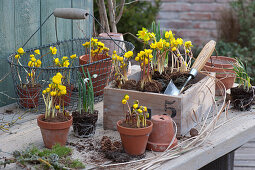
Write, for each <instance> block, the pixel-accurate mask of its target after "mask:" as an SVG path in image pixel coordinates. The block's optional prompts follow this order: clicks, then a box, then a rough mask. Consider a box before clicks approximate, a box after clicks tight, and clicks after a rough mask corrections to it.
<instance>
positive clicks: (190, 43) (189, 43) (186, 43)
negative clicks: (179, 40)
mask: <svg viewBox="0 0 255 170" xmlns="http://www.w3.org/2000/svg"><path fill="white" fill-rule="evenodd" d="M185 47H186V48H190V47H193V45H192V42H191V41H186V42H185Z"/></svg>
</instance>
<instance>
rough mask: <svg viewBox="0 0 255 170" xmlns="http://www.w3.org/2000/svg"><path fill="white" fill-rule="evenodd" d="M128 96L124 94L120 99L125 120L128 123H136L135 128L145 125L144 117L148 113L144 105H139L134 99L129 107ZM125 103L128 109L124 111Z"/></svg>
mask: <svg viewBox="0 0 255 170" xmlns="http://www.w3.org/2000/svg"><path fill="white" fill-rule="evenodd" d="M128 100H129V96H128V95H127V94H126V95H125V96H124V97H123V99H122V101H121V102H122V104H123V111H124V112H125V113H126V114H125V117H126V119H125V122H126V123H127V124H129V125H131V126H132V125H136V127H137V128H140V127H146V126H147V124H146V118H148V117H149V113H148V111H147V107H146V106H139V101H138V100H136V101H135V102H134V104H133V107H132V108H130V106H129V103H128ZM125 105H127V107H128V111H127V112H126V111H125V109H124V106H125Z"/></svg>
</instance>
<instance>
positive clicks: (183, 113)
mask: <svg viewBox="0 0 255 170" xmlns="http://www.w3.org/2000/svg"><path fill="white" fill-rule="evenodd" d="M202 76H203V75H200V76H197V77H196V79H197V80H200V81H198V82H197V83H196V84H194V85H193V86H192V87H190V88H189V89H188V90H186V91H185V93H184V94H181V95H179V96H170V95H165V94H157V93H148V92H139V91H133V90H123V89H116V88H111V86H107V87H106V88H105V89H104V113H103V118H104V120H103V123H104V129H113V130H116V122H117V121H118V120H120V119H124V113H123V104H122V103H121V100H122V98H123V96H124V95H125V94H128V95H129V96H130V102H129V103H131V104H132V103H133V101H134V100H139V102H140V104H141V105H144V106H147V107H148V109H149V110H150V111H151V114H152V115H156V114H158V115H160V114H168V115H171V117H173V119H174V121H175V122H176V124H177V134H179V135H184V134H186V133H187V132H188V131H189V130H190V129H191V128H192V127H194V126H195V125H196V121H195V120H196V118H195V117H197V118H198V119H199V117H201V114H202V113H204V112H206V111H207V110H208V109H210V107H211V106H212V104H213V100H212V96H214V94H215V89H214V85H215V84H214V79H213V78H210V77H204V78H202ZM208 88H210V90H209V89H208ZM193 112H195V113H196V116H194V114H193Z"/></svg>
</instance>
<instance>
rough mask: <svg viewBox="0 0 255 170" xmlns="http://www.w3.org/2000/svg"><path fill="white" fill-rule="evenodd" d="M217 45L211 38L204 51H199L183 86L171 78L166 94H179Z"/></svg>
mask: <svg viewBox="0 0 255 170" xmlns="http://www.w3.org/2000/svg"><path fill="white" fill-rule="evenodd" d="M215 45H216V42H215V41H213V40H211V41H209V42H208V43H207V44H206V45H205V46H204V48H203V49H202V51H201V52H200V53H199V55H198V57H197V59H196V60H195V62H194V64H193V65H192V67H191V70H190V72H189V77H188V79H187V80H186V81H185V83H184V84H183V86H182V88H181V89H180V90H179V89H178V88H177V87H176V86H175V84H174V83H173V81H172V80H170V82H169V84H168V85H167V88H166V90H165V92H164V94H168V95H173V96H177V95H179V94H180V93H181V92H182V91H183V89H184V87H185V86H186V85H187V83H188V82H189V81H190V80H191V79H192V78H194V77H195V76H196V75H197V73H198V71H200V70H201V69H202V68H203V67H204V65H205V63H206V61H207V60H208V59H209V58H210V56H211V55H212V53H213V51H214V48H215Z"/></svg>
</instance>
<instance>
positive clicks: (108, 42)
mask: <svg viewBox="0 0 255 170" xmlns="http://www.w3.org/2000/svg"><path fill="white" fill-rule="evenodd" d="M108 34H109V35H108ZM108 34H107V33H101V34H99V37H103V38H105V39H107V40H103V39H102V40H100V41H101V42H102V43H104V45H105V47H108V48H109V52H108V53H109V55H110V56H111V55H112V53H113V51H114V50H117V49H119V51H117V54H118V53H121V52H122V51H121V49H120V48H119V47H118V46H117V45H116V44H118V45H119V46H120V47H121V48H122V49H123V50H126V47H125V43H124V42H123V41H124V38H123V34H121V33H113V32H110V33H108ZM109 36H110V37H111V38H112V39H113V40H119V41H115V43H116V44H115V43H114V42H113V40H111V38H110V37H109Z"/></svg>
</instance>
